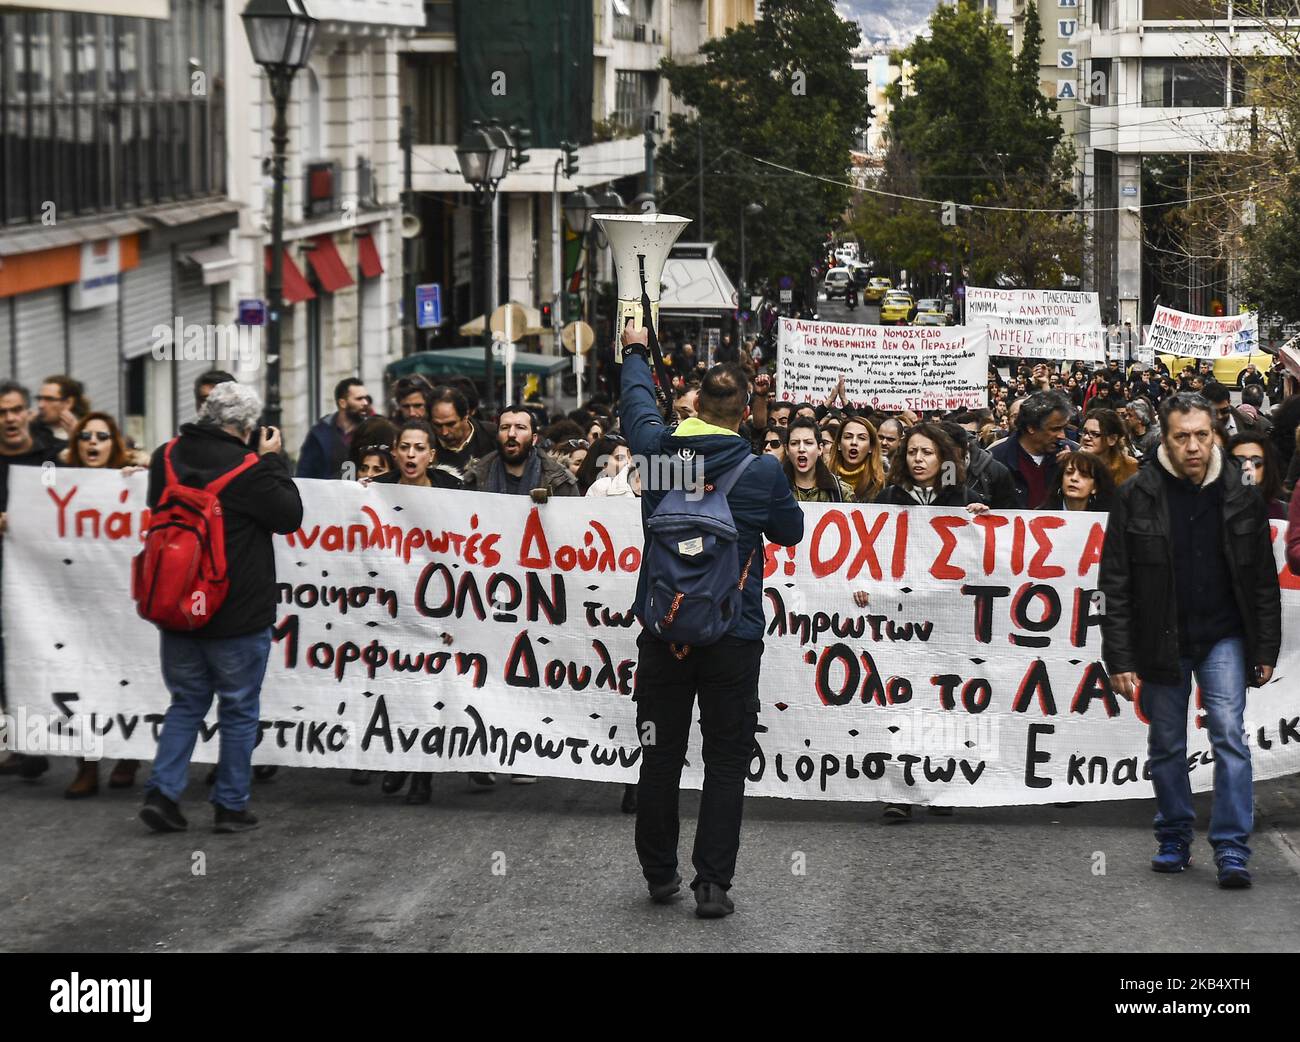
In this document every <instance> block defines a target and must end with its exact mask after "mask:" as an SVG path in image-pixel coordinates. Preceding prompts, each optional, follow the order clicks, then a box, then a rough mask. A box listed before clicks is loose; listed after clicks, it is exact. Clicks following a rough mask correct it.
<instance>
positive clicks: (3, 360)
mask: <svg viewBox="0 0 1300 1042" xmlns="http://www.w3.org/2000/svg"><path fill="white" fill-rule="evenodd" d="M13 308H14V305H13V300H12V299H11V298H9V297H0V380H8V379H10V378H11V377H12V376H13V372H14V356H13V337H12V336H11V335H10V326H11V324H12V323H13V317H14V311H13Z"/></svg>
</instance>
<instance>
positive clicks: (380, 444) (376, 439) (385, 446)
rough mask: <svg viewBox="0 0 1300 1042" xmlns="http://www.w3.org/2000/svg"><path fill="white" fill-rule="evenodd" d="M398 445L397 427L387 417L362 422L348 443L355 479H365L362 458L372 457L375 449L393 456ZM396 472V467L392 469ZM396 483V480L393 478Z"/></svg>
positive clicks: (349, 459) (373, 417) (370, 418)
mask: <svg viewBox="0 0 1300 1042" xmlns="http://www.w3.org/2000/svg"><path fill="white" fill-rule="evenodd" d="M396 444H397V425H396V424H395V423H393V421H392V420H390V419H388V418H387V417H386V416H371V417H369V418H368V419H365V420H362V421H361V423H359V424H358V425H357V427H356V429H355V430H353V432H352V438H351V440H350V441H349V442H348V462H349V463H351V464H352V467H353V476H354V477H365V475H363V474H362V473H361V461H362V458H363V457H365V456H368V455H371V454H372V453H373V451H374V450H375V449H378V450H379V451H380V452H386V453H388V454H389V455H390V456H391V455H392V452H393V448H394V446H395V445H396ZM389 469H391V470H396V469H397V468H396V467H395V466H393V467H390V468H389ZM393 480H394V481H396V480H397V479H396V478H393Z"/></svg>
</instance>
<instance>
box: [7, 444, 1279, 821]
mask: <svg viewBox="0 0 1300 1042" xmlns="http://www.w3.org/2000/svg"><path fill="white" fill-rule="evenodd" d="M48 473H49V474H51V475H53V476H54V477H55V478H56V479H57V480H56V482H55V483H53V484H50V485H47V484H45V483H43V482H42V480H41V478H42V472H41V471H39V470H37V469H35V468H26V467H15V468H13V469H12V470H11V471H10V482H11V491H10V511H9V529H8V533H7V534H6V536H5V568H4V604H5V610H4V613H3V617H4V626H5V641H6V646H7V649H8V653H7V655H6V663H5V668H6V670H7V673H6V679H7V681H8V692H9V698H10V706H9V712H10V714H12V715H13V716H14V719H13V721H12V722H11V724H10V732H11V734H12V735H13V738H14V740H15V744H16V745H17V747H18V748H20V749H26V750H29V751H34V752H35V751H41V750H42V748H43V747H44V746H43V744H42V743H43V742H45V741H46V740H47V739H48V737H49V734H50V733H51V732H56V731H65V732H67V731H70V732H76V731H78V730H84V729H87V728H90V729H93V730H94V731H95V732H96V733H97V734H98V735H100V736H102V742H103V750H104V751H103V755H104V756H109V757H115V756H129V757H138V758H141V759H149V758H150V757H151V756H152V755H153V752H154V747H155V740H156V735H157V733H158V730H159V728H160V727H161V723H162V718H163V713H164V711H165V710H166V707H167V704H168V695H167V692H166V690H165V689H164V687H163V684H162V680H161V677H160V672H159V662H158V634H157V632H156V631H155V630H154V628H153V627H152V626H150V625H148V624H147V623H145V622H143V621H142V620H140V619H139V618H138V617H137V616H136V614H135V611H134V605H133V603H132V601H131V600H130V597H129V593H128V585H129V584H128V570H129V565H130V561H131V558H132V556H133V555H134V554H135V553H136V552H137V551H138V549H139V546H140V534H141V532H142V531H143V529H144V525H145V513H146V512H145V505H144V502H143V497H144V492H145V480H146V479H145V476H144V475H136V476H133V477H130V478H124V477H123V476H122V475H121V474H118V473H109V472H104V471H89V470H63V469H60V470H58V471H50V472H48ZM298 484H299V487H300V488H301V489H302V494H303V501H304V505H305V507H306V514H305V518H304V521H303V526H302V528H301V529H300V530H299V531H298V532H297V533H295V534H294V535H292V536H290V537H284V538H281V537H277V539H276V570H277V577H278V580H279V584H280V586H279V590H280V607H279V614H278V617H277V622H276V625H275V628H274V640H275V642H274V645H273V647H272V651H271V661H270V666H269V669H268V672H267V677H266V683H265V686H264V687H263V691H262V713H261V716H262V723H261V735H260V740H259V742H260V744H259V745H258V748H257V750H256V752H255V753H254V762H256V763H275V764H283V765H289V766H302V767H333V768H353V767H360V768H367V769H372V770H394V771H406V770H416V771H490V770H497V771H504V772H510V773H520V774H537V775H549V776H559V777H569V778H583V779H590V780H594V781H609V782H630V781H635V780H636V772H637V765H638V762H639V760H640V753H641V748H640V744H639V742H640V738H639V736H638V734H637V731H636V727H635V707H634V703H633V702H632V700H631V695H632V691H633V684H634V675H635V668H636V644H635V640H636V635H637V633H638V630H639V627H638V625H637V624H636V622H635V620H634V618H633V616H632V614H631V612H630V606H631V604H632V600H633V593H634V590H635V585H636V575H637V569H638V567H639V565H640V558H641V546H642V536H641V522H640V515H639V505H638V504H637V503H636V502H634V501H628V500H621V499H556V500H553V501H551V502H550V503H548V504H546V505H544V506H538V505H535V504H533V503H532V502H531V501H530V500H529V499H528V498H527V497H513V496H488V495H487V494H485V493H470V492H444V491H430V490H427V489H415V488H403V487H399V486H394V485H373V486H371V487H369V488H363V487H362V486H361V485H359V484H355V483H350V482H342V481H332V482H331V481H300V482H299V483H298ZM804 510H805V512H806V517H807V525H806V531H805V537H804V540H803V542H802V543H801V544H800V545H799V546H797V547H795V548H791V549H787V548H783V547H777V546H774V545H773V546H768V547H767V548H766V557H765V559H764V581H765V609H766V615H767V619H768V627H767V636H766V642H767V648H766V652H765V654H764V656H763V670H762V681H761V685H760V692H759V693H760V701H761V713H760V717H759V734H758V738H757V748H756V752H755V756H754V759H753V762H752V764H751V769H750V778H751V782H750V791H751V792H753V793H755V794H758V795H767V796H786V797H798V798H809V799H829V800H889V801H899V802H908V803H928V802H933V803H936V804H940V805H947V806H995V805H1003V804H1024V803H1051V802H1061V801H1067V800H1069V801H1073V800H1105V799H1125V798H1143V797H1148V796H1150V795H1151V785H1150V783H1149V781H1147V780H1146V767H1145V758H1146V727H1145V724H1144V722H1143V718H1142V716H1141V709H1140V698H1139V704H1134V703H1132V702H1130V701H1127V700H1126V699H1124V698H1123V697H1120V696H1118V695H1116V694H1115V693H1114V692H1113V691H1112V689H1111V687H1110V681H1109V677H1108V675H1107V672H1106V669H1105V667H1104V665H1103V664H1102V662H1101V661H1100V659H1101V655H1100V632H1099V623H1100V620H1101V616H1102V613H1103V612H1104V611H1105V604H1104V601H1103V600H1102V599H1101V597H1100V594H1099V592H1098V590H1097V562H1098V559H1099V555H1100V548H1101V540H1102V536H1103V532H1104V524H1105V517H1104V515H1100V514H1054V513H1049V512H1033V513H1029V512H1020V511H1010V512H1005V513H998V514H989V515H985V516H982V517H971V516H970V515H967V514H965V513H950V512H948V511H945V510H931V509H924V508H914V509H902V508H896V507H872V506H854V505H847V504H846V505H838V506H832V505H825V506H823V505H815V504H805V505H804ZM1280 531H1281V530H1280V529H1275V531H1274V534H1275V536H1276V535H1278V534H1279V532H1280ZM1281 542H1282V540H1281V539H1278V540H1276V541H1275V548H1276V551H1277V562H1278V566H1279V571H1280V574H1281V576H1282V582H1283V620H1284V626H1285V627H1286V628H1285V631H1284V633H1285V635H1284V641H1283V654H1282V659H1281V661H1280V662H1279V663H1278V668H1277V673H1276V677H1275V679H1274V680H1273V681H1272V682H1271V683H1269V684H1268V685H1267V686H1266V687H1264V688H1263V689H1261V690H1258V691H1252V692H1251V694H1250V698H1249V700H1248V704H1247V725H1248V726H1247V734H1248V738H1249V742H1250V745H1251V749H1252V755H1253V758H1254V769H1255V777H1256V778H1257V779H1265V778H1271V777H1276V776H1279V775H1282V774H1288V773H1293V772H1295V771H1297V770H1300V691H1298V690H1297V688H1296V685H1295V683H1294V677H1295V676H1296V673H1297V669H1300V651H1298V650H1297V645H1296V642H1295V640H1294V639H1293V636H1294V633H1295V628H1296V623H1295V620H1296V619H1298V618H1300V579H1297V577H1296V576H1294V575H1292V574H1291V572H1290V571H1289V570H1287V569H1285V567H1284V566H1283V565H1282V560H1283V558H1282V551H1281ZM858 590H865V591H867V592H868V594H869V595H870V603H869V605H868V606H867V607H866V608H858V607H856V606H855V604H854V599H853V593H854V591H858ZM444 634H446V635H448V636H447V637H446V638H444ZM447 640H449V641H450V643H447V642H446V641H447ZM1189 714H1190V717H1191V718H1192V727H1191V736H1190V739H1189V745H1188V757H1189V760H1188V763H1189V770H1190V772H1191V778H1192V783H1193V785H1194V787H1195V788H1196V789H1198V790H1205V789H1207V788H1209V786H1210V781H1211V771H1212V763H1211V753H1210V748H1209V744H1208V739H1207V737H1206V735H1205V732H1204V731H1203V730H1202V729H1201V728H1200V727H1198V726H1196V718H1197V717H1199V714H1200V710H1199V706H1198V705H1197V699H1196V698H1195V697H1194V698H1193V699H1192V705H1191V707H1190V709H1189ZM217 747H218V736H217V734H216V712H215V707H214V709H213V711H212V713H210V715H209V717H208V720H207V723H206V724H205V726H204V729H203V731H202V733H201V734H200V736H199V742H198V744H197V747H196V752H195V758H196V760H199V761H205V762H211V761H213V760H214V759H215V758H216V753H217ZM687 761H688V766H687V770H686V774H685V784H687V785H689V786H693V787H698V786H699V785H700V781H701V758H700V748H699V738H698V734H697V735H696V736H695V738H694V739H693V742H692V744H691V747H690V749H689V751H688V753H687Z"/></svg>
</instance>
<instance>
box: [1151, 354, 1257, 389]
mask: <svg viewBox="0 0 1300 1042" xmlns="http://www.w3.org/2000/svg"><path fill="white" fill-rule="evenodd" d="M1156 357H1157V358H1159V359H1160V361H1162V362H1164V364H1165V367H1166V368H1167V369H1168V370H1169V372H1170V374H1171V375H1172V376H1173V377H1174V378H1175V379H1177V377H1178V374H1179V373H1181V372H1182V371H1183V367H1184V366H1188V365H1190V366H1192V367H1193V368H1196V367H1199V365H1200V363H1201V362H1203V361H1205V359H1203V358H1183V357H1177V356H1175V355H1166V354H1163V353H1162V354H1158V355H1156ZM1209 362H1210V369H1211V371H1212V372H1213V373H1214V378H1215V379H1216V380H1217V381H1218V382H1219V383H1221V384H1227V385H1228V386H1229V387H1240V386H1241V378H1242V375H1243V374H1244V373H1245V371H1246V366H1248V365H1254V367H1255V368H1256V369H1258V370H1259V371H1260V372H1261V373H1266V372H1268V367H1269V366H1271V365H1272V364H1273V356H1272V355H1271V354H1269V353H1268V352H1267V351H1252V352H1251V353H1250V354H1248V355H1227V356H1225V357H1224V358H1213V359H1210V360H1209Z"/></svg>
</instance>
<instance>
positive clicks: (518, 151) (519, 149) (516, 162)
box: [510, 126, 533, 170]
mask: <svg viewBox="0 0 1300 1042" xmlns="http://www.w3.org/2000/svg"><path fill="white" fill-rule="evenodd" d="M510 140H512V141H513V142H514V143H515V154H514V158H513V161H512V163H511V165H512V166H513V167H514V168H515V169H516V170H518V169H519V168H520V167H521V166H523V165H524V164H525V163H527V162H528V160H530V159H532V156H530V155H529V154H528V149H529V148H531V147H532V144H533V132H532V131H531V130H529V129H528V128H527V127H520V126H512V127H511V128H510Z"/></svg>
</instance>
